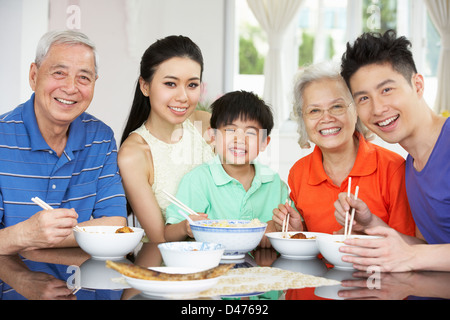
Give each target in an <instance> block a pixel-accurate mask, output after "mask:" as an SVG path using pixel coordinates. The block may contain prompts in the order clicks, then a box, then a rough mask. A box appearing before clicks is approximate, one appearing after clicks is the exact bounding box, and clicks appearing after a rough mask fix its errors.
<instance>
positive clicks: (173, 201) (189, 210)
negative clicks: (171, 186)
mask: <svg viewBox="0 0 450 320" xmlns="http://www.w3.org/2000/svg"><path fill="white" fill-rule="evenodd" d="M162 192H163V193H164V194H165V195H166V196H167V199H168V200H169V201H170V202H172V203H173V204H174V205H176V206H178V207H179V208H181V209H183V210H184V211H187V212H188V213H190V214H192V215H196V216H197V215H198V213H197V212H195V211H194V210H192V209H191V208H189V207H188V206H187V205H185V204H184V203H183V202H181V201H180V200H178V199H177V198H175V197H174V196H173V195H171V194H170V193H168V192H167V191H165V190H162Z"/></svg>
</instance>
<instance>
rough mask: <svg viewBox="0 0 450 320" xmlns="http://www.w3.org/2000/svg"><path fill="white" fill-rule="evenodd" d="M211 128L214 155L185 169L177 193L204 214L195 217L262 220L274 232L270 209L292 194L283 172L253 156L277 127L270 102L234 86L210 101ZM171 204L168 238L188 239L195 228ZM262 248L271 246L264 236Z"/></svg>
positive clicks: (168, 212)
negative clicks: (282, 175) (273, 168)
mask: <svg viewBox="0 0 450 320" xmlns="http://www.w3.org/2000/svg"><path fill="white" fill-rule="evenodd" d="M211 109H212V115H211V131H212V141H213V144H214V146H215V150H216V157H215V158H214V159H213V160H212V161H210V162H207V163H204V164H203V165H200V166H198V167H197V168H195V169H193V170H192V171H190V172H189V173H187V174H186V175H185V176H184V177H183V179H182V180H181V182H180V185H179V187H178V192H177V196H176V197H177V198H178V199H179V200H180V201H181V202H183V203H185V204H186V205H187V206H189V207H190V208H192V209H193V210H194V211H196V212H201V213H202V214H201V215H200V216H199V217H198V216H192V215H191V218H194V219H205V218H206V217H207V218H208V219H211V220H215V219H240V220H251V219H255V218H257V219H259V220H260V221H262V222H267V223H268V226H267V229H266V232H272V231H275V226H274V224H273V221H272V210H273V209H274V208H276V207H277V206H278V204H279V203H284V202H285V201H286V200H287V199H288V197H289V193H288V188H287V185H286V184H285V183H284V182H283V181H281V179H280V177H279V175H278V174H277V173H275V172H273V171H272V170H271V169H269V168H268V167H267V166H264V165H261V164H259V163H258V162H257V161H255V159H256V158H257V156H258V154H259V153H260V152H262V151H264V150H265V149H266V148H267V145H268V144H269V142H270V136H269V135H270V132H271V130H272V128H273V115H272V111H271V110H270V107H269V106H267V105H266V104H265V103H264V101H263V100H261V99H260V98H258V97H257V96H256V95H255V94H253V93H250V92H245V91H234V92H230V93H227V94H225V95H224V96H222V97H221V98H219V99H218V100H216V101H215V102H214V103H213V104H212V106H211ZM178 210H179V209H178V207H176V206H175V205H170V206H169V207H168V208H167V211H166V230H165V237H166V240H167V241H176V240H184V239H186V237H187V236H190V237H192V233H191V230H190V227H189V224H188V223H187V221H185V219H184V217H183V216H182V215H181V214H179V213H178ZM260 246H261V247H270V242H269V240H268V239H267V238H266V237H263V240H262V241H261V244H260Z"/></svg>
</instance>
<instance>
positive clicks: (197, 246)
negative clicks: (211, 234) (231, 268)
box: [158, 241, 225, 269]
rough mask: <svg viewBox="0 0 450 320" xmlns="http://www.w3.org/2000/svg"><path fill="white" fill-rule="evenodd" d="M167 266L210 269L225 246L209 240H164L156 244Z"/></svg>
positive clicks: (215, 264) (220, 256)
mask: <svg viewBox="0 0 450 320" xmlns="http://www.w3.org/2000/svg"><path fill="white" fill-rule="evenodd" d="M158 248H159V251H160V252H161V255H162V258H163V260H164V264H165V265H166V266H167V267H187V268H198V269H210V268H214V267H216V266H218V265H219V262H220V259H221V258H222V255H223V253H224V251H225V246H224V245H222V244H218V243H210V242H193V241H180V242H166V243H160V244H159V245H158Z"/></svg>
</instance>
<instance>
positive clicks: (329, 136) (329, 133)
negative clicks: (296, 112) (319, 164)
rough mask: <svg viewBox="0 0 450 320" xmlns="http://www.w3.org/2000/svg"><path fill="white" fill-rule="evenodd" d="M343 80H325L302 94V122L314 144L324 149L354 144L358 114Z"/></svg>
mask: <svg viewBox="0 0 450 320" xmlns="http://www.w3.org/2000/svg"><path fill="white" fill-rule="evenodd" d="M351 102H352V100H351V96H350V95H349V92H348V89H347V87H346V85H345V83H344V82H343V81H340V80H335V79H322V80H318V81H314V82H312V83H310V84H308V85H307V86H306V87H305V89H304V92H303V110H302V111H303V120H304V122H305V127H306V132H307V133H308V137H309V139H310V141H311V142H313V143H314V144H316V145H317V146H318V147H320V148H321V149H322V151H325V150H336V149H338V148H343V147H345V146H346V145H347V144H348V143H351V142H352V141H353V140H352V137H353V134H354V132H355V125H356V121H357V114H356V110H355V107H354V105H353V103H351Z"/></svg>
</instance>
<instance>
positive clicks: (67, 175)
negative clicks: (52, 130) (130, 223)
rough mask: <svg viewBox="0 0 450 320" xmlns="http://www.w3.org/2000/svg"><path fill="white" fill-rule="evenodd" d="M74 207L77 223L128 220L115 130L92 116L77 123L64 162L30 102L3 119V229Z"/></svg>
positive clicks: (0, 161)
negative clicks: (48, 210) (48, 209)
mask: <svg viewBox="0 0 450 320" xmlns="http://www.w3.org/2000/svg"><path fill="white" fill-rule="evenodd" d="M32 197H39V198H41V199H42V200H44V201H45V202H47V203H48V204H50V205H51V206H52V207H54V208H74V209H75V211H76V212H77V214H78V222H83V221H86V220H89V219H91V218H100V217H103V216H123V217H126V199H125V192H124V190H123V187H122V180H121V177H120V175H119V170H118V166H117V146H116V142H115V140H114V134H113V131H112V130H111V128H109V127H108V126H107V125H106V124H104V123H103V122H101V121H100V120H98V119H96V118H95V117H93V116H92V115H90V114H88V113H83V114H82V115H80V116H79V117H78V118H77V119H75V120H74V121H73V122H72V124H71V125H70V128H69V137H68V140H67V144H66V147H65V150H64V152H63V154H62V155H61V157H58V156H57V154H56V153H55V152H54V151H53V150H52V149H51V148H50V147H49V145H48V144H47V142H45V140H44V138H43V137H42V135H41V133H40V131H39V127H38V125H37V122H36V117H35V114H34V94H33V95H32V96H31V98H30V100H28V101H27V102H25V103H24V104H21V105H19V106H18V107H16V108H15V109H14V110H12V111H10V112H8V113H6V114H3V115H1V116H0V228H4V227H8V226H11V225H14V224H17V223H19V222H22V221H24V220H26V219H28V218H29V217H31V216H32V215H34V214H35V213H36V212H38V211H41V210H42V209H41V208H40V207H38V206H37V205H36V204H34V203H33V202H32V201H31V198H32Z"/></svg>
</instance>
